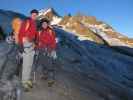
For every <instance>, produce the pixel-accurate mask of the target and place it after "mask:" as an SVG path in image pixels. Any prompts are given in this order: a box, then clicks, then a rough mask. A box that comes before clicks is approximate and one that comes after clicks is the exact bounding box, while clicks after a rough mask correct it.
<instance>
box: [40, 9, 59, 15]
mask: <svg viewBox="0 0 133 100" xmlns="http://www.w3.org/2000/svg"><path fill="white" fill-rule="evenodd" d="M48 14H52V15H54V16H57V17H59V14H58V13H57V12H56V11H55V10H54V9H53V8H45V9H41V10H40V11H39V16H41V15H43V16H45V15H48Z"/></svg>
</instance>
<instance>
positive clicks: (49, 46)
mask: <svg viewBox="0 0 133 100" xmlns="http://www.w3.org/2000/svg"><path fill="white" fill-rule="evenodd" d="M37 41H38V42H37V49H38V50H39V51H40V52H39V59H38V64H41V66H43V70H44V71H43V78H45V79H47V78H48V86H51V85H53V83H54V80H55V68H54V66H53V62H54V59H55V58H56V52H55V49H56V36H55V32H54V31H53V29H52V28H51V27H50V26H49V21H48V20H47V19H42V20H41V30H40V31H39V33H38V36H37ZM42 58H43V59H42Z"/></svg>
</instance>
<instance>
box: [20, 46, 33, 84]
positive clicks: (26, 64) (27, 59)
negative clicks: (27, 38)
mask: <svg viewBox="0 0 133 100" xmlns="http://www.w3.org/2000/svg"><path fill="white" fill-rule="evenodd" d="M34 55H35V51H34V48H33V47H32V46H31V47H26V48H24V52H23V64H22V82H25V81H28V80H30V79H31V71H32V65H33V61H34Z"/></svg>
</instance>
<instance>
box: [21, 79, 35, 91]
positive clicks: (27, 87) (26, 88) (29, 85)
mask: <svg viewBox="0 0 133 100" xmlns="http://www.w3.org/2000/svg"><path fill="white" fill-rule="evenodd" d="M23 88H24V91H25V92H29V91H30V90H31V88H33V84H32V82H31V81H26V82H23Z"/></svg>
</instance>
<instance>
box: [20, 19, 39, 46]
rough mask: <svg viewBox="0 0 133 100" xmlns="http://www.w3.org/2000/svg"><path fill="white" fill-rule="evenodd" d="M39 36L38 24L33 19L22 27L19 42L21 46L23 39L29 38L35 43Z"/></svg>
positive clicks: (25, 22)
mask: <svg viewBox="0 0 133 100" xmlns="http://www.w3.org/2000/svg"><path fill="white" fill-rule="evenodd" d="M36 35H37V28H36V22H35V21H34V20H32V19H30V18H29V19H27V20H26V21H24V22H23V23H22V25H21V27H20V30H19V35H18V41H19V44H20V45H22V44H23V38H24V37H27V38H28V39H29V41H33V40H34V39H35V38H36Z"/></svg>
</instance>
